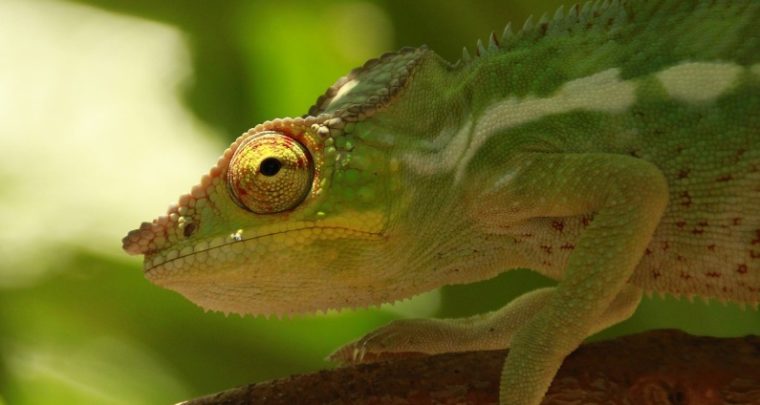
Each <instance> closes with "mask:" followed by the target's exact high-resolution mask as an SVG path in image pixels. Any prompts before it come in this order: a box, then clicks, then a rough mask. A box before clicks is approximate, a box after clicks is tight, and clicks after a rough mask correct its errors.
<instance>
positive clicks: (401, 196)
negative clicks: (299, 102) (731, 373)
mask: <svg viewBox="0 0 760 405" xmlns="http://www.w3.org/2000/svg"><path fill="white" fill-rule="evenodd" d="M476 53H477V56H475V57H471V56H470V54H469V53H468V52H467V51H466V50H465V53H464V56H463V58H462V60H460V61H459V62H457V63H456V64H451V63H448V62H446V61H444V60H443V59H441V58H440V57H439V56H437V55H436V54H435V53H434V52H432V51H430V50H427V49H426V48H419V49H404V50H401V51H399V52H396V53H391V54H386V55H384V56H382V57H380V58H378V59H376V60H372V61H369V62H368V63H366V64H365V65H364V66H362V67H361V68H358V69H355V70H354V71H352V72H351V73H350V74H348V75H347V76H346V77H343V78H341V79H340V80H338V82H337V83H336V84H335V85H333V86H332V87H331V88H330V89H328V90H327V92H326V93H325V94H324V95H323V96H322V97H320V98H319V99H318V100H317V103H316V104H315V105H314V106H313V107H312V108H311V109H310V110H309V112H308V114H306V115H304V116H303V117H300V118H284V119H276V120H272V121H268V122H265V123H263V124H260V125H258V126H256V127H254V128H253V129H251V130H249V131H248V132H246V133H244V134H243V135H242V136H240V137H239V138H238V139H237V140H236V141H235V142H234V143H233V144H232V145H231V146H230V147H229V149H228V150H227V151H225V152H224V154H223V155H222V157H221V158H220V159H219V161H218V162H217V164H216V166H214V167H213V168H212V169H211V171H210V172H209V173H208V174H207V175H206V176H203V178H202V180H201V182H200V184H199V185H198V186H196V187H195V188H193V189H192V192H191V193H190V194H188V195H185V196H183V197H181V198H180V200H179V203H178V204H177V205H175V206H172V207H171V208H170V209H169V212H168V214H167V215H165V216H162V217H159V218H157V219H156V220H154V221H153V222H151V223H144V224H143V225H142V226H141V227H140V228H139V229H137V230H134V231H132V232H130V233H129V235H127V236H126V237H125V238H124V249H125V250H126V251H127V252H129V253H132V254H144V255H145V262H144V263H145V264H144V267H145V274H146V276H147V278H149V279H150V280H151V281H153V282H155V283H157V284H159V285H161V286H164V287H167V288H170V289H173V290H176V291H178V292H180V293H181V294H183V295H185V296H186V297H187V298H189V299H190V300H192V301H194V302H196V303H197V304H199V305H201V306H203V307H204V308H208V309H213V310H220V311H227V312H229V311H231V312H239V313H250V314H295V313H305V312H315V311H319V310H327V309H330V308H345V307H357V306H366V305H372V304H379V303H385V302H392V301H394V300H397V299H401V298H406V297H410V296H412V295H415V294H418V293H421V292H423V291H427V290H430V289H433V288H437V287H440V286H442V285H446V284H455V283H469V282H474V281H478V280H483V279H487V278H490V277H493V276H495V275H497V274H498V273H500V272H503V271H507V270H509V269H513V268H529V269H533V270H535V271H538V272H540V273H543V274H545V275H547V276H549V277H551V278H554V279H556V280H558V284H557V286H556V287H550V288H544V289H540V290H536V291H531V292H529V293H526V294H525V295H523V296H521V297H518V298H517V299H515V300H514V301H513V302H511V303H510V304H508V305H507V306H506V307H504V308H502V309H500V310H498V311H495V312H492V313H489V314H485V315H480V316H475V317H472V318H466V319H452V320H401V321H396V322H393V323H391V324H389V325H387V326H385V327H383V328H380V329H378V330H377V331H375V332H372V333H370V334H369V335H367V336H365V337H364V338H362V339H359V340H358V341H356V342H353V343H351V344H349V345H347V346H345V347H344V348H342V349H339V350H338V351H336V352H335V353H334V354H333V358H335V359H337V360H340V361H345V362H355V361H362V360H364V359H367V358H369V357H370V356H369V355H374V354H382V353H388V352H410V351H412V352H424V353H439V352H450V351H464V350H478V349H493V348H504V347H507V346H510V347H511V351H510V354H509V356H508V358H507V360H506V363H505V367H504V371H503V375H502V380H501V385H500V397H501V401H502V402H503V403H510V404H535V403H538V402H540V400H541V398H542V397H543V395H544V393H545V391H546V389H547V387H548V385H549V384H550V382H551V379H552V377H553V376H554V373H555V372H556V370H557V369H558V368H559V366H560V364H561V363H562V360H563V359H564V357H565V356H566V355H567V354H569V353H570V352H571V351H572V350H574V349H575V348H576V347H577V346H578V345H579V344H580V343H581V342H582V340H583V339H584V338H585V337H587V336H588V335H589V334H591V333H593V332H595V331H597V330H600V329H603V328H605V327H607V326H609V325H611V324H614V323H616V322H619V321H621V320H623V319H625V318H627V317H628V316H630V314H631V313H633V311H634V310H635V308H636V306H637V304H638V302H639V300H640V298H641V294H642V292H663V293H670V294H673V295H677V296H694V295H696V296H702V297H708V298H717V299H720V300H728V301H733V302H738V303H742V304H750V305H751V306H757V304H758V301H760V2H756V1H732V2H716V1H685V0H684V1H675V0H666V1H641V2H634V1H631V2H617V1H613V2H603V3H602V2H595V3H587V4H585V5H584V6H579V7H572V8H570V9H569V10H568V11H567V12H564V11H563V10H562V9H560V10H559V11H558V12H557V14H556V16H555V17H554V18H553V19H545V18H542V19H541V20H540V21H539V22H537V23H531V21H530V20H529V21H528V22H527V23H526V24H525V26H524V27H523V28H522V29H521V30H519V31H518V32H516V33H513V32H512V30H511V29H510V28H509V27H507V29H505V31H504V34H503V35H502V36H495V35H491V38H490V41H488V45H483V44H481V43H479V44H478V47H477V52H476Z"/></svg>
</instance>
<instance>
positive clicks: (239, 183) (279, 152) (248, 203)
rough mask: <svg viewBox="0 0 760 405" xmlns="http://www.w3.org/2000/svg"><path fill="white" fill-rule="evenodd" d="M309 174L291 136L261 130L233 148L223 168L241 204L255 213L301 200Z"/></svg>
mask: <svg viewBox="0 0 760 405" xmlns="http://www.w3.org/2000/svg"><path fill="white" fill-rule="evenodd" d="M313 176H314V167H313V165H312V161H311V156H310V155H309V152H308V151H307V150H306V148H304V147H303V146H302V145H301V144H300V143H298V142H297V141H296V140H294V139H293V138H291V137H288V136H285V135H283V134H280V133H277V132H265V133H262V134H260V135H257V136H254V137H252V138H251V139H249V140H248V141H246V142H245V143H244V144H242V145H240V147H239V148H238V149H237V151H235V154H234V155H233V156H232V160H231V161H230V166H229V169H228V170H227V185H228V187H229V190H230V193H231V194H232V197H233V199H234V200H235V202H236V203H237V204H238V205H240V206H241V207H243V208H245V209H247V210H249V211H252V212H255V213H257V214H273V213H276V212H282V211H287V210H289V209H292V208H294V207H295V206H296V205H298V204H299V203H300V202H301V201H303V199H304V198H306V195H307V194H308V192H309V189H310V188H311V181H312V178H313Z"/></svg>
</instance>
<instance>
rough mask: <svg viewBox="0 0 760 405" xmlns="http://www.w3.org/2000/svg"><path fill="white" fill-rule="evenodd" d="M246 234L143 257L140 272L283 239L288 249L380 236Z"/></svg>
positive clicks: (335, 230)
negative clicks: (309, 242) (312, 242)
mask: <svg viewBox="0 0 760 405" xmlns="http://www.w3.org/2000/svg"><path fill="white" fill-rule="evenodd" d="M244 234H245V232H244V231H242V230H238V231H237V232H235V233H232V234H230V235H229V236H227V237H216V238H213V239H211V240H210V241H203V242H199V243H197V244H195V245H194V246H185V247H183V248H181V249H170V250H163V251H157V252H153V253H147V254H145V260H144V264H143V272H144V273H145V274H146V275H148V274H150V273H154V272H155V271H156V270H158V269H167V270H170V269H174V268H181V267H185V266H189V265H195V266H197V265H203V264H204V263H206V262H207V261H208V260H209V259H210V260H224V258H225V256H226V255H228V254H233V255H243V254H245V250H246V247H250V246H251V243H255V242H256V241H261V240H266V239H275V238H278V237H280V238H282V239H283V240H282V241H281V242H282V243H283V244H284V245H287V244H288V243H287V241H288V239H290V241H291V243H305V241H306V240H307V239H312V240H329V239H344V238H349V239H354V240H359V239H361V240H380V239H383V234H382V233H381V232H380V231H363V230H358V229H354V228H348V227H344V226H304V227H299V228H293V229H287V230H283V231H279V232H269V233H264V234H258V235H250V236H247V237H246V236H244ZM293 234H301V235H302V236H303V239H301V238H288V236H291V235H293Z"/></svg>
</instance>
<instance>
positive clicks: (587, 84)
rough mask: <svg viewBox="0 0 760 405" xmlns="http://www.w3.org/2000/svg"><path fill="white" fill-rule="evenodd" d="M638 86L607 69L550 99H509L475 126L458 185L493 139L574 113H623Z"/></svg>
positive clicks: (459, 170)
mask: <svg viewBox="0 0 760 405" xmlns="http://www.w3.org/2000/svg"><path fill="white" fill-rule="evenodd" d="M635 91H636V86H635V85H634V83H632V82H629V81H622V80H620V69H617V68H613V69H608V70H605V71H602V72H599V73H596V74H593V75H591V76H587V77H583V78H580V79H576V80H573V81H570V82H567V83H566V84H564V85H563V86H562V87H560V89H559V90H558V91H557V92H556V93H555V94H554V95H553V96H551V97H547V98H535V97H526V98H525V99H523V100H518V99H516V98H508V99H506V100H502V101H500V102H498V103H496V104H494V105H492V106H491V107H489V108H488V109H487V110H486V111H485V112H484V113H483V115H482V116H481V117H480V120H479V121H478V123H477V125H476V126H475V130H474V134H473V137H472V141H471V142H470V145H469V146H468V147H467V149H466V150H465V151H464V155H463V156H462V158H461V159H459V162H458V164H457V166H456V167H457V171H456V174H455V178H454V181H455V183H458V182H459V181H460V180H461V179H462V176H464V171H465V169H466V168H467V165H468V164H469V163H470V160H472V158H473V157H474V156H475V154H476V153H477V151H478V149H480V147H481V146H482V145H483V144H484V143H485V142H486V141H487V140H488V139H489V138H490V137H492V136H493V135H496V134H499V133H504V131H505V130H507V129H509V128H514V127H517V126H520V125H523V124H525V123H528V122H531V121H538V120H540V119H542V118H544V117H546V116H549V115H554V114H562V113H566V112H570V111H573V110H588V111H604V112H622V111H625V110H626V109H627V108H628V107H630V106H631V105H632V104H633V103H634V102H635V101H636V95H635Z"/></svg>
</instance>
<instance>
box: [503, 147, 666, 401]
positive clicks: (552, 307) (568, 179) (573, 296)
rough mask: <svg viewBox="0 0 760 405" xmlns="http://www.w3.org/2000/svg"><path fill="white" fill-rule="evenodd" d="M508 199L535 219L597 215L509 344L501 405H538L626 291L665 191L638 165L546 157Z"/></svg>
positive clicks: (624, 159)
mask: <svg viewBox="0 0 760 405" xmlns="http://www.w3.org/2000/svg"><path fill="white" fill-rule="evenodd" d="M523 174H524V175H523ZM505 193H506V194H505V195H508V196H510V198H513V199H515V200H511V201H516V202H517V203H518V204H517V205H518V206H519V205H526V206H531V205H530V204H533V205H532V206H531V208H530V210H531V213H532V215H531V216H537V217H545V216H565V215H577V214H589V213H594V214H595V215H594V219H593V221H592V222H591V224H590V225H589V226H588V228H586V229H585V230H584V232H583V233H582V234H581V236H580V239H579V241H578V243H577V245H576V249H575V250H574V251H573V253H572V254H571V255H570V257H569V260H568V264H567V267H566V269H565V273H564V278H563V279H562V281H560V283H559V284H558V285H557V287H556V289H555V291H554V293H553V294H552V295H551V297H550V299H549V300H548V302H547V303H546V305H544V306H543V307H542V308H541V309H539V310H538V312H537V313H536V314H535V316H533V317H531V318H530V319H529V320H528V321H527V322H526V324H525V325H524V326H522V327H521V328H520V329H519V330H517V332H516V333H515V335H514V336H513V338H512V348H511V350H510V353H509V355H508V357H507V360H506V362H505V365H504V369H503V372H502V377H501V384H500V401H501V403H502V404H520V405H526V404H538V403H540V401H541V399H542V397H543V395H544V393H545V392H546V390H547V389H548V387H549V384H550V383H551V381H552V378H553V377H554V374H555V373H556V371H557V369H559V366H560V365H561V363H562V361H563V359H564V358H565V356H567V355H568V354H569V353H570V352H571V351H572V350H574V349H575V348H576V347H577V346H578V345H579V344H580V343H581V342H582V341H583V339H584V338H586V337H587V336H588V335H589V334H590V333H591V332H592V331H593V329H594V324H595V323H596V322H597V321H596V319H598V318H599V317H600V316H602V314H604V312H605V311H606V310H607V309H608V308H609V307H610V304H611V303H612V301H613V300H614V298H615V297H616V296H618V295H619V293H620V292H621V291H622V290H623V287H624V286H625V284H626V282H627V280H628V279H629V277H630V276H631V274H632V273H633V270H634V269H635V267H636V265H637V264H638V262H639V260H640V259H641V256H642V255H643V252H644V249H645V248H646V246H647V245H648V243H649V241H650V239H651V236H652V234H653V233H654V231H655V228H656V227H657V224H658V223H659V220H660V218H661V217H662V214H663V212H664V210H665V207H666V205H667V200H668V187H667V183H666V180H665V178H664V177H663V175H662V173H661V172H660V171H659V169H657V168H656V167H655V166H653V165H652V164H651V163H648V162H646V161H643V160H640V159H635V158H631V157H628V156H625V155H609V154H566V155H563V154H553V155H550V154H546V155H539V156H535V157H534V158H533V159H531V160H530V161H529V162H528V164H527V167H526V169H525V172H524V173H521V174H520V175H518V178H516V179H515V182H514V183H512V184H510V185H509V186H508V190H505ZM507 201H510V200H507Z"/></svg>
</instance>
